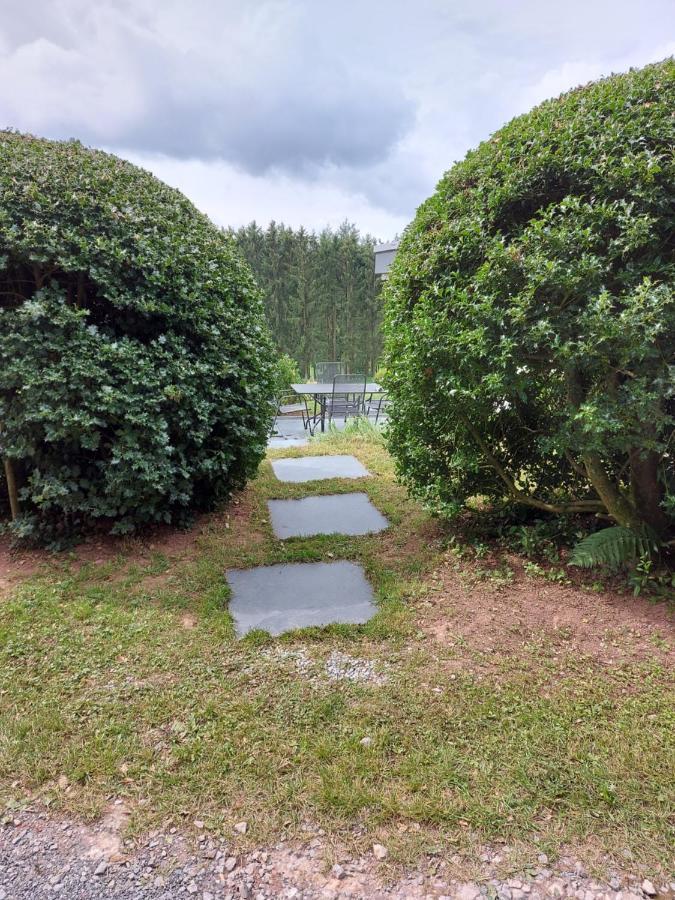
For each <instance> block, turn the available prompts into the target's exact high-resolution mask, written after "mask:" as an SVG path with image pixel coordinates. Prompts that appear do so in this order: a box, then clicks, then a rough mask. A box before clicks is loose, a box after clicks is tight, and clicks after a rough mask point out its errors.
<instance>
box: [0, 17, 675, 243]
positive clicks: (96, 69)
mask: <svg viewBox="0 0 675 900" xmlns="http://www.w3.org/2000/svg"><path fill="white" fill-rule="evenodd" d="M0 11H1V16H0V125H1V126H3V127H9V126H11V127H13V128H19V129H20V130H22V131H30V132H33V133H34V134H39V135H45V136H49V137H77V138H79V139H80V140H82V141H83V142H85V143H87V144H90V145H92V146H96V147H104V148H106V149H109V150H111V151H113V152H115V153H118V154H119V155H121V156H124V157H126V158H128V159H130V160H132V161H134V162H137V163H139V164H141V165H143V166H144V167H146V168H148V169H150V170H151V171H153V172H154V173H155V174H157V175H158V176H159V177H160V178H162V179H164V180H165V181H167V182H169V183H170V184H172V185H175V186H176V187H178V188H180V189H181V190H183V191H184V192H185V193H186V194H187V195H188V196H189V197H190V198H191V199H192V200H193V201H194V202H195V203H196V204H197V206H199V207H200V208H201V209H203V210H204V211H205V212H207V213H208V214H209V215H210V216H211V218H212V219H214V221H216V222H217V223H219V224H222V225H240V224H245V223H246V222H249V221H250V220H251V219H256V220H257V221H258V222H260V223H263V224H266V223H267V222H268V221H269V220H270V219H276V220H277V221H284V222H286V223H288V224H291V225H294V226H299V225H301V224H302V225H305V226H307V227H309V228H314V229H320V228H322V227H323V226H324V225H337V224H339V223H340V222H341V221H343V220H344V219H348V220H350V221H352V222H355V223H356V224H357V225H358V226H359V227H360V228H361V229H362V230H363V231H368V232H370V233H372V234H374V235H375V236H377V237H379V238H381V239H385V240H386V239H389V238H391V237H393V236H394V235H395V234H396V233H397V232H399V231H401V230H402V228H403V227H404V226H405V225H406V223H407V222H408V221H409V220H410V219H411V217H412V216H413V214H414V211H415V208H416V206H417V205H418V204H419V203H420V202H421V201H422V200H423V199H424V198H425V197H426V196H427V195H428V194H429V193H430V192H431V191H432V190H433V187H434V185H435V183H436V182H437V181H438V179H439V178H440V176H441V175H442V173H443V172H444V171H445V170H446V169H447V168H448V167H449V166H450V165H451V164H452V162H453V161H455V160H457V159H460V158H461V157H462V156H463V155H464V154H465V153H466V151H467V150H468V149H469V148H470V147H472V146H474V145H475V144H477V143H478V142H479V141H480V140H482V139H483V138H485V137H487V136H488V135H489V134H490V133H491V132H492V131H494V130H495V129H496V128H498V127H499V126H500V125H501V124H503V123H504V122H505V121H507V120H508V119H510V118H511V117H512V116H514V115H516V114H518V113H521V112H524V111H526V110H527V109H529V108H530V107H531V106H533V105H534V104H535V103H537V102H539V101H540V100H543V99H545V98H547V97H551V96H556V95H557V94H559V93H560V92H562V91H563V90H566V89H567V88H570V87H573V86H575V85H577V84H580V83H583V82H586V81H588V80H590V79H593V78H597V77H599V76H601V75H606V74H609V73H611V72H613V71H614V72H616V71H623V70H625V69H627V68H629V67H630V66H635V65H643V64H645V63H647V62H651V61H655V60H658V59H662V58H664V57H665V56H669V55H671V54H673V53H675V3H673V0H637V2H630V0H555V2H554V0H386V2H385V0H330V2H329V0H93V2H92V0H0Z"/></svg>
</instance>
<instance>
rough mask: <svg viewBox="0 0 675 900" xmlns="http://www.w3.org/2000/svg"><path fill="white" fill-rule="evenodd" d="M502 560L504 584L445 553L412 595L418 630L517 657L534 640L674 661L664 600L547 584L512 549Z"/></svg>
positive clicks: (623, 657) (673, 633) (603, 656)
mask: <svg viewBox="0 0 675 900" xmlns="http://www.w3.org/2000/svg"><path fill="white" fill-rule="evenodd" d="M502 562H506V563H507V564H508V566H509V568H510V569H511V571H512V573H513V576H512V580H511V582H510V583H508V584H504V583H503V582H501V581H498V580H495V582H491V581H490V580H489V578H488V579H486V580H484V581H479V580H475V579H473V578H471V573H470V569H468V567H467V568H466V569H464V568H462V569H459V570H458V566H457V561H456V558H455V557H454V555H452V554H449V555H448V557H447V559H446V562H445V563H444V564H443V565H442V566H440V567H439V568H438V569H437V570H436V572H434V573H433V575H432V576H431V579H430V582H429V583H430V589H429V591H428V593H427V594H426V595H425V596H424V597H423V598H422V599H421V600H420V601H418V602H419V608H420V613H421V621H420V627H421V628H422V630H423V631H425V632H426V633H427V634H429V635H430V636H431V637H433V638H434V639H435V640H436V641H439V642H440V643H443V644H451V645H454V646H456V647H457V648H458V649H459V650H460V651H461V649H462V648H465V649H467V650H470V651H474V652H479V653H481V654H483V655H488V654H495V655H496V656H515V655H517V654H519V653H521V652H522V651H523V649H524V648H525V647H526V646H528V645H532V644H539V645H548V646H550V647H551V648H552V649H554V650H555V651H558V652H565V653H571V654H581V655H583V656H585V657H590V658H592V659H594V660H595V661H597V662H599V663H601V664H604V665H614V664H618V663H624V662H629V661H632V662H639V661H641V660H652V661H653V660H659V661H661V662H662V663H663V664H664V665H665V666H673V665H674V664H675V641H674V638H675V628H674V619H673V613H672V609H669V607H668V605H667V604H666V603H664V602H660V603H653V602H650V601H649V600H646V599H643V598H641V597H633V596H632V595H630V594H620V593H616V592H613V591H606V592H600V593H595V592H592V591H590V590H588V589H586V590H584V589H583V588H582V587H580V586H577V585H562V584H555V583H551V582H548V581H546V580H545V578H539V577H532V576H529V575H527V574H526V573H525V572H524V570H523V566H522V564H521V562H520V561H519V560H518V558H516V557H513V556H511V555H509V556H508V557H506V556H505V557H504V558H503V559H502ZM467 574H468V576H469V577H467Z"/></svg>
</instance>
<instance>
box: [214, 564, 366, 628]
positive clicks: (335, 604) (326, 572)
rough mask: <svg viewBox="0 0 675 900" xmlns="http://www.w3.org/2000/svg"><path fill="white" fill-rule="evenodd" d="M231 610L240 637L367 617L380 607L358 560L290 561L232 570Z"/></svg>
mask: <svg viewBox="0 0 675 900" xmlns="http://www.w3.org/2000/svg"><path fill="white" fill-rule="evenodd" d="M227 581H228V584H229V585H230V588H231V589H232V598H231V600H230V613H231V614H232V618H233V619H234V624H235V630H236V632H237V635H238V636H239V637H243V635H245V634H247V633H248V632H249V631H252V630H253V629H256V628H260V629H262V630H263V631H268V632H269V633H270V634H272V635H278V634H282V633H283V632H284V631H290V630H291V629H293V628H307V627H309V626H310V625H330V624H332V623H334V622H345V623H347V624H351V625H357V624H360V623H362V622H367V621H368V619H370V618H371V617H372V616H374V615H375V613H376V612H377V607H376V606H375V602H374V599H373V589H372V587H371V586H370V583H369V582H368V580H367V579H366V576H365V575H364V572H363V569H362V568H361V566H359V565H357V564H356V563H351V562H346V561H340V562H332V563H288V564H283V565H277V566H259V567H258V568H256V569H231V570H230V571H229V572H228V573H227Z"/></svg>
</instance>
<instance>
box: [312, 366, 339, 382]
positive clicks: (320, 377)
mask: <svg viewBox="0 0 675 900" xmlns="http://www.w3.org/2000/svg"><path fill="white" fill-rule="evenodd" d="M343 372H344V367H343V364H342V363H341V362H318V363H316V365H315V366H314V375H315V376H316V380H317V381H318V382H319V384H328V383H329V382H330V381H332V380H333V379H334V378H335V376H336V375H342V373H343Z"/></svg>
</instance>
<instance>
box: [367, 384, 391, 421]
mask: <svg viewBox="0 0 675 900" xmlns="http://www.w3.org/2000/svg"><path fill="white" fill-rule="evenodd" d="M367 403H368V413H367V415H368V418H370V417H371V416H372V415H373V413H375V424H376V425H377V421H378V419H379V418H380V415H382V416H383V417H384V416H386V415H387V406H388V405H389V396H388V394H387V392H386V391H381V392H380V393H378V394H371V395H370V397H369V398H368V401H367Z"/></svg>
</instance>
